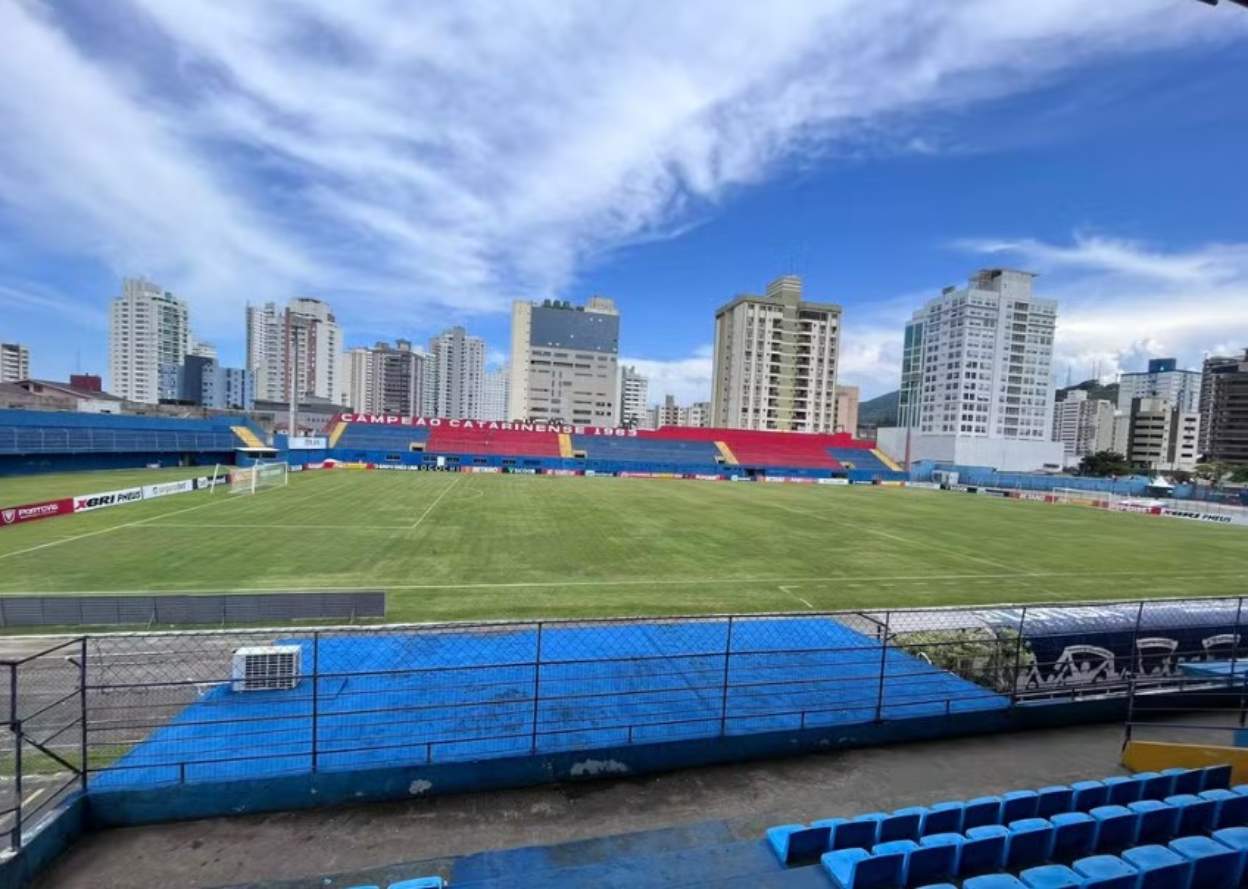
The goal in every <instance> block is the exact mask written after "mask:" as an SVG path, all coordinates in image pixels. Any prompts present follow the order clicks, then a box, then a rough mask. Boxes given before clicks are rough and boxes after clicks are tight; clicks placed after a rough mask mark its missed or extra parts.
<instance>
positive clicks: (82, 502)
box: [74, 488, 143, 512]
mask: <svg viewBox="0 0 1248 889" xmlns="http://www.w3.org/2000/svg"><path fill="white" fill-rule="evenodd" d="M142 499H143V489H142V488H123V489H122V490H120V491H105V492H103V493H101V494H83V495H82V496H80V497H75V498H74V512H90V511H91V510H93V509H103V508H105V507H107V506H120V505H121V504H123V503H134V502H135V501H137V500H142Z"/></svg>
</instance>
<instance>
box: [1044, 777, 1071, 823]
mask: <svg viewBox="0 0 1248 889" xmlns="http://www.w3.org/2000/svg"><path fill="white" fill-rule="evenodd" d="M1074 796H1075V792H1074V791H1073V790H1071V789H1070V788H1069V787H1067V786H1066V785H1064V784H1052V785H1050V786H1048V787H1041V788H1040V789H1039V790H1037V791H1036V797H1037V799H1036V816H1037V817H1039V818H1048V817H1049V816H1050V815H1056V814H1057V813H1058V812H1070V811H1073V810H1074V805H1073V803H1074Z"/></svg>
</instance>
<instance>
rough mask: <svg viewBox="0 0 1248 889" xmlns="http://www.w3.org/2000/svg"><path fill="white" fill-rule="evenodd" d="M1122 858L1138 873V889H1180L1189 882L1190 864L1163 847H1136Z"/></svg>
mask: <svg viewBox="0 0 1248 889" xmlns="http://www.w3.org/2000/svg"><path fill="white" fill-rule="evenodd" d="M1122 857H1123V860H1125V861H1126V862H1128V863H1129V864H1130V865H1131V866H1132V867H1133V868H1135V869H1136V870H1137V871H1139V874H1140V876H1139V883H1138V886H1139V889H1182V887H1185V886H1187V885H1188V883H1189V882H1191V878H1192V865H1191V862H1189V861H1188V860H1187V859H1185V858H1184V857H1183V856H1182V855H1179V854H1177V853H1175V852H1173V851H1171V850H1170V849H1168V848H1166V847H1165V846H1136V847H1135V848H1134V849H1127V850H1125V851H1124V852H1123V853H1122Z"/></svg>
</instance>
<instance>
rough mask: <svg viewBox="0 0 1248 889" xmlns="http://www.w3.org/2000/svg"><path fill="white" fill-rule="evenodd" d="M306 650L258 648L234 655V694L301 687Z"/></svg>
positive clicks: (290, 646)
mask: <svg viewBox="0 0 1248 889" xmlns="http://www.w3.org/2000/svg"><path fill="white" fill-rule="evenodd" d="M302 653H303V649H302V648H301V647H300V646H298V645H255V646H250V647H248V648H239V649H235V651H234V669H233V671H232V679H233V683H232V687H233V689H234V691H276V690H282V689H291V688H294V687H295V686H297V685H298V684H299V672H300V671H299V663H300V655H301V654H302Z"/></svg>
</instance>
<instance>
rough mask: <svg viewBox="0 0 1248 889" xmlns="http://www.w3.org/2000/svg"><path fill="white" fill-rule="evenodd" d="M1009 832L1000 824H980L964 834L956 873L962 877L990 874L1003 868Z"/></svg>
mask: <svg viewBox="0 0 1248 889" xmlns="http://www.w3.org/2000/svg"><path fill="white" fill-rule="evenodd" d="M1009 841H1010V832H1009V830H1007V829H1006V828H1004V827H1002V826H1001V825H1000V824H981V825H980V826H979V827H972V828H971V829H970V830H968V831H967V832H966V841H965V842H963V843H962V855H961V857H960V858H959V860H958V873H959V874H961V875H962V876H964V877H967V876H974V875H975V874H985V873H992V872H994V871H999V870H1001V869H1002V868H1003V867H1004V866H1005V850H1006V844H1007V843H1009Z"/></svg>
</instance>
